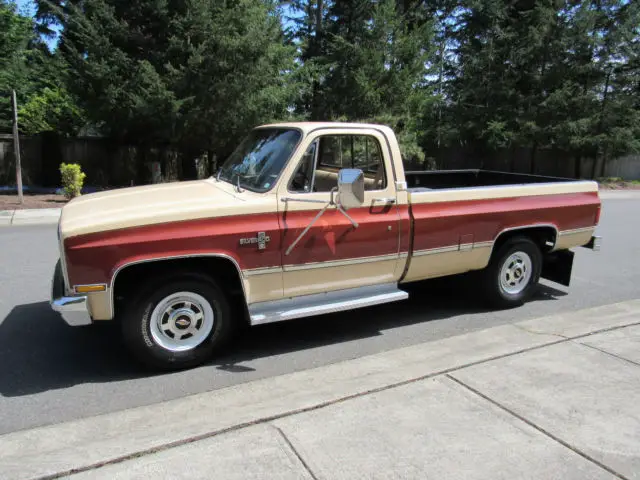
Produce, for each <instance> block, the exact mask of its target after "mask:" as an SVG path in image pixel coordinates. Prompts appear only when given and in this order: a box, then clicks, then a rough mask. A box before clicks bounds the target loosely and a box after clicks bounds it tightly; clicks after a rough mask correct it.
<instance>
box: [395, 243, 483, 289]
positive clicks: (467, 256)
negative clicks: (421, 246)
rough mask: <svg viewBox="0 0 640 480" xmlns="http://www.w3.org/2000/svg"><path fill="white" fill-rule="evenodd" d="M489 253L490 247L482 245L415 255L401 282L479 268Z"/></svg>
mask: <svg viewBox="0 0 640 480" xmlns="http://www.w3.org/2000/svg"><path fill="white" fill-rule="evenodd" d="M490 255H491V247H490V246H483V247H481V248H474V249H472V250H468V251H464V252H461V251H457V250H456V251H452V252H444V253H433V254H430V255H419V256H415V257H413V258H412V259H411V265H410V266H409V270H408V271H407V275H406V276H405V278H404V279H403V281H402V283H406V282H413V281H416V280H424V279H427V278H436V277H443V276H445V275H455V274H458V273H464V272H468V271H469V270H479V269H481V268H484V267H486V266H487V264H488V262H489V257H490Z"/></svg>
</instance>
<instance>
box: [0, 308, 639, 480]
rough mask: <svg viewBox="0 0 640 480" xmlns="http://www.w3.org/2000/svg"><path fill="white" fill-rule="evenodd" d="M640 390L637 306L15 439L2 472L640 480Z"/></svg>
mask: <svg viewBox="0 0 640 480" xmlns="http://www.w3.org/2000/svg"><path fill="white" fill-rule="evenodd" d="M516 313H517V310H514V314H516ZM639 394H640V300H636V301H630V302H624V303H619V304H614V305H609V306H605V307H598V308H592V309H588V310H583V311H579V312H573V313H570V314H562V315H556V316H552V317H545V318H540V319H536V320H529V321H525V322H520V323H514V324H512V325H506V326H501V327H495V328H491V329H487V330H484V331H480V332H474V333H469V334H465V335H461V336H456V337H451V338H448V339H444V340H439V341H436V342H432V343H426V344H422V345H416V346H412V347H407V348H403V349H398V350H393V351H389V352H384V353H380V354H377V355H371V356H368V357H363V358H359V359H355V360H350V361H347V362H342V363H337V364H333V365H330V366H326V367H321V368H317V369H313V370H307V371H303V372H298V373H293V374H289V375H283V376H280V377H275V378H268V379H263V380H259V381H256V382H251V383H246V384H243V385H237V386H234V387H230V388H226V389H221V390H217V391H213V392H209V393H204V394H199V395H193V396H189V397H185V398H182V399H179V400H174V401H169V402H165V403H161V404H156V405H151V406H147V407H140V408H135V409H130V410H125V411H122V412H117V413H112V414H108V415H101V416H97V417H92V418H87V419H83V420H77V421H73V422H68V423H65V424H59V425H53V426H48V427H41V428H36V429H32V430H26V431H21V432H15V433H10V434H7V435H3V436H0V478H3V479H12V478H44V477H46V478H57V477H60V476H68V475H71V476H72V478H91V479H93V478H105V479H106V478H109V479H111V478H119V479H124V478H154V479H155V478H189V479H191V478H225V479H228V478H238V479H247V478H316V479H318V478H326V479H335V478H345V479H350V478H416V479H418V478H419V479H423V478H436V479H446V478H452V479H453V478H456V479H457V478H465V479H466V478H471V479H475V478H478V479H492V480H493V479H496V478H504V479H514V478H518V479H520V478H537V479H549V478H558V479H566V478H575V479H586V478H628V479H632V478H640V407H638V398H639ZM16 413H17V414H19V412H16Z"/></svg>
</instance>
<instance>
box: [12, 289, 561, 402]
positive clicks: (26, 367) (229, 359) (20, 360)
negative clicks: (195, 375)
mask: <svg viewBox="0 0 640 480" xmlns="http://www.w3.org/2000/svg"><path fill="white" fill-rule="evenodd" d="M449 282H450V280H449V281H447V282H437V281H430V282H427V283H428V285H426V286H425V285H424V283H421V284H415V285H412V286H410V287H409V290H410V293H412V295H411V297H410V299H409V300H407V301H405V302H403V303H402V305H400V304H386V305H379V306H376V307H369V308H366V309H361V310H357V311H351V312H341V313H336V314H331V315H323V316H319V317H313V318H308V319H301V320H297V321H291V322H283V323H277V324H270V325H263V326H260V327H256V328H252V329H246V330H244V331H243V332H242V335H241V336H239V338H238V339H236V341H235V342H234V343H233V345H232V347H231V348H229V349H228V353H223V354H222V355H221V356H218V357H217V358H216V359H215V360H213V361H212V362H210V363H209V364H208V365H205V366H204V367H203V368H211V367H214V368H217V369H219V370H224V371H226V372H230V373H238V374H243V373H244V374H246V373H249V372H252V371H254V368H252V367H251V366H246V365H239V364H240V363H243V362H248V361H251V360H255V359H259V358H263V357H268V356H274V355H282V354H287V353H290V352H296V351H300V350H305V349H312V348H318V347H323V346H327V345H333V344H340V343H343V342H349V341H354V340H358V339H364V338H369V337H373V336H379V335H382V331H384V330H386V329H390V328H397V327H402V326H406V325H411V324H418V323H423V322H431V321H438V320H445V319H447V318H450V317H454V316H457V315H462V314H468V313H480V312H483V311H485V310H484V309H483V308H482V307H481V306H479V302H478V301H477V299H475V298H473V296H469V295H468V294H467V292H465V293H464V294H462V295H461V294H460V292H461V291H460V289H459V288H457V286H456V284H454V285H453V287H452V285H451V284H450V283H449ZM561 295H565V293H564V292H561V291H559V290H555V289H552V288H550V287H547V286H542V288H541V289H540V293H539V294H538V295H537V296H536V297H535V298H534V299H533V301H537V300H553V299H555V298H557V297H559V296H561ZM0 359H1V361H2V369H1V373H0V395H2V396H5V397H16V396H23V395H31V394H34V393H40V392H45V391H48V390H55V389H61V388H67V387H71V386H73V385H78V384H83V383H107V382H114V381H122V380H129V379H136V378H143V377H150V376H154V375H156V374H154V373H153V372H150V371H148V370H145V369H144V368H142V367H141V366H140V365H139V364H138V363H136V362H135V361H134V360H133V359H132V357H131V356H130V355H129V353H128V351H127V350H126V348H125V347H124V344H123V342H122V340H121V337H120V329H119V328H118V325H117V324H114V323H112V322H106V323H105V324H95V325H92V326H89V327H76V328H72V327H69V326H67V325H66V324H65V323H64V322H63V321H62V319H61V318H59V317H58V315H57V314H55V313H54V312H52V311H51V309H50V307H49V304H48V302H38V303H31V304H26V305H19V306H16V307H15V308H13V310H12V311H11V312H10V313H9V315H8V316H7V317H6V318H5V319H4V320H3V321H2V323H0Z"/></svg>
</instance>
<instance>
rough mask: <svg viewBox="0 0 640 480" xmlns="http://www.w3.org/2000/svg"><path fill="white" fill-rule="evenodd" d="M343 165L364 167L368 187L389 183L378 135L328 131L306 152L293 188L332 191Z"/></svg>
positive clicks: (362, 168) (293, 181) (379, 187)
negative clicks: (335, 133)
mask: <svg viewBox="0 0 640 480" xmlns="http://www.w3.org/2000/svg"><path fill="white" fill-rule="evenodd" d="M312 149H313V151H312ZM316 149H317V152H316ZM316 155H317V158H316ZM341 168H359V169H360V170H362V171H363V172H364V176H365V190H382V189H384V188H386V186H387V179H386V175H385V169H384V163H383V157H382V150H381V148H380V143H379V142H378V140H377V139H376V138H375V137H372V136H369V135H326V136H322V137H320V138H319V139H318V140H316V142H314V143H313V144H312V145H311V146H310V147H309V149H308V150H307V152H306V153H305V154H304V156H303V158H302V160H301V162H300V165H299V166H298V169H297V170H296V173H295V175H294V176H293V179H292V180H291V184H290V187H289V190H290V191H294V192H300V193H305V192H330V191H331V190H332V189H333V188H335V187H337V186H338V171H339V170H340V169H341Z"/></svg>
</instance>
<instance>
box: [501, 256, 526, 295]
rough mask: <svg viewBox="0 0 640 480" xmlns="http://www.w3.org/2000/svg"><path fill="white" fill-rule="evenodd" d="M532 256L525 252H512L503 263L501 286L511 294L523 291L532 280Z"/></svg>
mask: <svg viewBox="0 0 640 480" xmlns="http://www.w3.org/2000/svg"><path fill="white" fill-rule="evenodd" d="M532 270H533V268H532V262H531V257H530V256H529V255H528V254H526V253H524V252H514V253H512V254H511V255H510V256H509V257H508V258H507V259H506V260H505V261H504V263H503V264H502V269H501V270H500V286H501V287H502V290H504V291H505V292H506V293H508V294H510V295H517V294H518V293H520V292H522V291H523V290H524V289H525V288H527V285H529V280H531V272H532Z"/></svg>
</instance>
